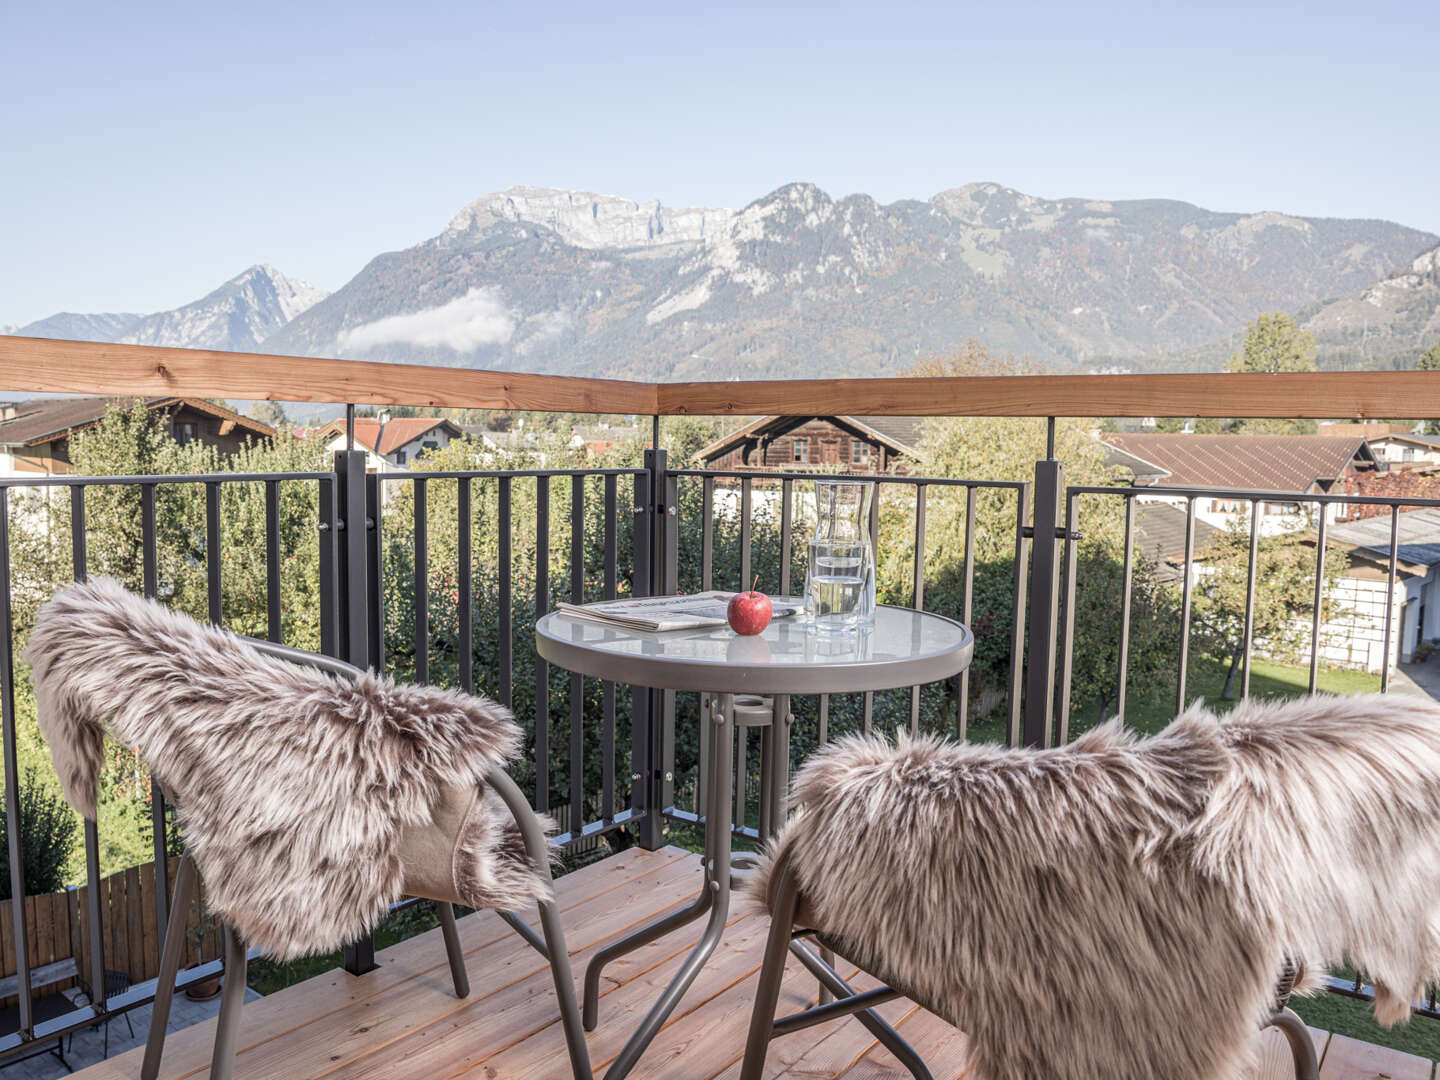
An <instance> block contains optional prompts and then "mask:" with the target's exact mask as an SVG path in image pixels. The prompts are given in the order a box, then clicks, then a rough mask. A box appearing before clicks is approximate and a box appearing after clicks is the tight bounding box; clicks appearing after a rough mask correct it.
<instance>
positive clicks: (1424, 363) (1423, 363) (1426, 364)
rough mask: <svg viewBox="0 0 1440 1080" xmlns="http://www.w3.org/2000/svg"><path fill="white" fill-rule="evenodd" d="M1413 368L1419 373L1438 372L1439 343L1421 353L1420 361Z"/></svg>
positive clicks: (1439, 365) (1439, 368) (1439, 367)
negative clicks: (1418, 370)
mask: <svg viewBox="0 0 1440 1080" xmlns="http://www.w3.org/2000/svg"><path fill="white" fill-rule="evenodd" d="M1415 366H1416V367H1418V368H1419V369H1420V370H1421V371H1440V341H1437V342H1435V344H1434V345H1431V346H1430V347H1429V348H1428V349H1426V350H1425V351H1424V352H1423V353H1421V354H1420V361H1419V363H1417V364H1416V365H1415Z"/></svg>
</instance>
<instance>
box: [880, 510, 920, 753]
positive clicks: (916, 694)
mask: <svg viewBox="0 0 1440 1080" xmlns="http://www.w3.org/2000/svg"><path fill="white" fill-rule="evenodd" d="M876 551H877V560H878V549H876ZM910 606H911V607H913V608H914V609H915V610H916V611H924V610H925V485H924V484H918V485H916V488H915V565H914V567H913V579H912V581H911V584H910ZM919 731H920V687H919V686H912V687H911V688H910V734H912V735H915V734H918V733H919Z"/></svg>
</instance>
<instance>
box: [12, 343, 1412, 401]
mask: <svg viewBox="0 0 1440 1080" xmlns="http://www.w3.org/2000/svg"><path fill="white" fill-rule="evenodd" d="M7 391H27V392H34V393H47V394H115V395H137V396H142V397H143V396H158V395H165V396H169V395H177V396H189V397H218V398H246V399H256V398H269V399H271V400H275V401H319V402H342V403H346V402H348V403H351V404H361V405H420V406H429V407H432V408H468V409H529V410H535V411H541V412H577V413H636V414H641V415H660V416H716V415H725V414H738V415H744V416H754V415H765V414H782V415H784V414H813V415H819V416H825V415H836V414H838V415H851V416H887V415H888V416H1220V417H1225V416H1246V417H1282V418H1286V419H1344V418H1353V419H1357V420H1372V419H1388V418H1409V417H1427V418H1428V417H1440V371H1358V372H1315V373H1294V374H1279V375H1233V374H1223V373H1203V374H1181V375H1020V376H976V377H954V378H903V377H900V378H880V379H797V380H789V381H783V382H782V381H774V382H691V383H658V384H657V383H645V382H628V381H624V380H618V379H583V378H574V377H571V376H563V375H534V374H522V373H519V372H503V371H475V370H471V369H468V368H445V367H427V366H422V365H418V364H372V363H367V362H364V361H358V360H331V359H321V358H315V357H299V356H270V355H266V354H260V353H230V352H214V351H210V350H204V349H164V348H158V347H153V346H146V345H111V344H105V343H97V342H88V341H58V340H52V339H49V338H26V337H7V336H3V335H0V394H3V393H4V392H7Z"/></svg>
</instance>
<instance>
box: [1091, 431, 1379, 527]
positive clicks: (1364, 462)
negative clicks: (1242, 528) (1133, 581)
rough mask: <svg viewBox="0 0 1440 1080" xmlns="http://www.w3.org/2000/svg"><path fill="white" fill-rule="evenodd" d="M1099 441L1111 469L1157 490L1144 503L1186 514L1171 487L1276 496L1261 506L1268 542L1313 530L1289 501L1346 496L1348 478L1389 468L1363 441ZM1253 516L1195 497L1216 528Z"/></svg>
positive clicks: (1236, 505)
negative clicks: (1161, 504) (1293, 496)
mask: <svg viewBox="0 0 1440 1080" xmlns="http://www.w3.org/2000/svg"><path fill="white" fill-rule="evenodd" d="M1100 438H1101V441H1102V442H1104V443H1105V446H1106V454H1105V461H1106V464H1108V465H1111V466H1114V467H1116V468H1119V469H1121V470H1124V471H1128V472H1130V473H1131V474H1132V475H1133V481H1134V483H1135V485H1136V486H1138V487H1146V488H1151V489H1153V490H1154V493H1155V494H1154V495H1153V496H1140V499H1141V501H1155V502H1168V503H1171V504H1172V505H1175V506H1180V507H1184V506H1185V503H1186V497H1185V496H1183V495H1168V494H1166V489H1169V488H1202V489H1203V488H1231V489H1235V490H1237V491H1253V492H1256V493H1266V492H1274V493H1275V498H1273V499H1264V500H1262V501H1261V516H1260V531H1261V533H1262V534H1263V535H1266V536H1274V535H1277V534H1279V533H1286V532H1297V531H1299V530H1301V529H1304V528H1307V527H1309V526H1310V525H1311V524H1313V516H1314V515H1313V513H1312V512H1307V506H1306V505H1305V504H1303V503H1301V502H1297V501H1295V500H1293V499H1286V498H1284V497H1283V496H1284V495H1287V494H1297V495H1313V494H1323V493H1327V492H1330V491H1334V490H1344V488H1343V484H1344V483H1345V481H1346V478H1347V477H1352V476H1355V475H1358V474H1363V473H1374V472H1375V471H1376V470H1377V469H1381V468H1384V467H1385V466H1384V465H1382V464H1381V463H1380V462H1378V461H1377V460H1376V458H1375V454H1374V452H1373V451H1372V450H1371V448H1370V445H1369V443H1368V442H1366V440H1365V439H1364V438H1362V437H1361V436H1359V435H1196V434H1173V435H1172V434H1130V433H1106V434H1103V435H1101V437H1100ZM1311 506H1312V507H1313V504H1311ZM1250 509H1251V507H1250V500H1248V499H1240V498H1236V497H1235V496H1234V495H1233V494H1229V493H1224V494H1221V493H1217V494H1215V495H1200V496H1196V498H1195V517H1196V519H1197V520H1198V521H1203V522H1205V523H1207V524H1209V525H1214V526H1215V527H1216V528H1222V529H1223V528H1225V527H1226V526H1227V525H1229V524H1231V523H1232V522H1233V521H1235V519H1236V516H1237V515H1243V516H1244V517H1245V519H1246V521H1247V522H1248V516H1249V514H1250ZM1326 515H1327V518H1328V520H1330V521H1336V520H1338V519H1339V518H1340V517H1341V513H1340V510H1339V508H1338V507H1335V506H1329V507H1327V508H1326Z"/></svg>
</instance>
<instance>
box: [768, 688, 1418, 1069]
mask: <svg viewBox="0 0 1440 1080" xmlns="http://www.w3.org/2000/svg"><path fill="white" fill-rule="evenodd" d="M795 800H796V802H797V803H799V804H801V805H802V810H801V812H800V813H799V815H798V816H797V817H796V818H795V819H794V820H793V821H792V822H791V823H790V824H789V825H788V826H787V827H786V828H785V829H784V831H783V832H782V833H781V834H780V836H779V837H778V838H777V839H776V841H775V843H774V844H773V845H772V846H771V849H770V852H769V856H768V858H767V860H766V861H765V862H764V863H763V864H762V868H761V871H760V873H759V875H758V878H757V880H756V881H755V882H754V883H753V884H752V890H753V893H754V895H756V896H757V897H759V898H770V899H773V890H774V888H775V887H776V885H777V884H778V883H777V882H775V881H773V880H771V878H772V876H773V874H772V870H773V866H774V859H775V858H776V856H778V855H779V854H780V853H782V852H783V853H786V854H787V855H788V856H789V857H790V860H791V862H790V866H791V867H792V872H794V873H796V874H797V875H798V879H797V880H798V882H799V885H800V888H801V892H802V898H803V900H804V903H805V908H806V912H807V914H808V916H809V917H810V918H811V919H812V920H813V923H814V925H815V926H816V927H817V928H818V929H820V930H822V931H823V932H824V933H825V934H826V935H827V936H829V937H830V938H832V939H834V940H835V941H837V943H838V945H839V947H840V951H841V952H842V954H843V955H846V956H848V957H849V958H850V959H852V960H853V961H855V962H856V963H858V964H860V965H861V966H862V967H864V968H866V969H867V970H870V971H872V972H874V973H875V974H876V975H878V976H879V977H881V978H884V979H886V980H888V981H890V982H891V983H892V984H893V985H895V986H897V987H899V988H902V989H904V990H906V992H907V993H909V994H910V995H911V996H912V997H914V999H915V1000H917V1001H919V1002H920V1003H922V1004H924V1005H925V1006H927V1007H928V1008H930V1009H931V1010H933V1011H934V1012H936V1013H937V1014H939V1015H940V1016H942V1017H943V1018H945V1019H946V1020H948V1021H950V1022H951V1023H952V1024H954V1025H955V1026H956V1027H958V1028H960V1029H961V1030H962V1031H965V1032H967V1033H968V1035H969V1036H970V1040H971V1055H972V1069H973V1071H972V1072H970V1073H967V1074H966V1075H967V1076H972V1075H973V1076H975V1077H977V1080H980V1078H983V1080H1036V1078H1039V1077H1044V1078H1046V1080H1096V1078H1099V1077H1104V1078H1106V1080H1156V1078H1167V1080H1221V1078H1225V1080H1229V1078H1231V1077H1234V1076H1236V1075H1238V1074H1239V1073H1240V1071H1241V1070H1242V1069H1243V1068H1244V1067H1245V1065H1246V1064H1247V1061H1248V1057H1249V1054H1250V1050H1251V1048H1252V1047H1253V1043H1254V1037H1255V1033H1256V1030H1257V1025H1258V1024H1259V1023H1260V1022H1261V1020H1262V1019H1263V1018H1264V1017H1265V1016H1266V1015H1267V1014H1268V1012H1269V1009H1270V1006H1271V1003H1272V994H1273V990H1274V987H1275V981H1276V978H1277V976H1278V974H1279V973H1280V971H1281V967H1282V964H1283V963H1284V961H1285V959H1286V958H1287V957H1297V958H1303V960H1304V961H1305V962H1306V963H1307V966H1308V969H1309V970H1310V971H1312V972H1320V971H1323V970H1324V969H1325V968H1326V967H1327V966H1328V965H1331V964H1334V963H1337V962H1340V961H1342V960H1349V961H1351V962H1353V963H1355V964H1356V965H1358V966H1359V967H1360V968H1361V969H1362V970H1364V971H1365V972H1366V973H1367V974H1368V976H1369V977H1370V978H1371V979H1372V980H1373V981H1374V983H1375V986H1376V992H1377V1000H1376V1005H1375V1012H1376V1016H1377V1018H1378V1019H1379V1020H1380V1021H1381V1022H1382V1023H1386V1024H1390V1023H1394V1022H1396V1021H1398V1020H1401V1019H1404V1018H1406V1017H1407V1016H1408V1015H1409V1011H1410V1002H1411V1001H1412V1000H1415V999H1417V998H1418V997H1420V995H1421V991H1422V988H1423V986H1424V985H1425V983H1426V982H1427V981H1429V980H1431V979H1434V978H1435V977H1437V976H1440V828H1437V822H1440V707H1437V706H1436V704H1435V703H1434V702H1432V701H1430V700H1429V699H1428V698H1418V697H1410V696H1407V695H1393V694H1392V695H1387V696H1383V697H1382V696H1381V695H1378V694H1374V695H1367V696H1361V697H1332V696H1316V697H1309V698H1304V699H1300V700H1296V701H1291V702H1286V703H1280V704H1268V703H1261V702H1254V701H1249V702H1244V703H1241V704H1240V705H1238V706H1236V708H1235V709H1234V710H1233V711H1231V712H1230V713H1228V714H1226V715H1225V716H1223V717H1217V716H1216V715H1214V714H1213V713H1211V712H1209V711H1207V710H1206V709H1205V708H1204V707H1203V706H1201V705H1196V706H1195V707H1193V708H1191V709H1189V710H1188V711H1187V712H1185V713H1184V714H1183V715H1182V716H1180V717H1179V718H1178V719H1176V720H1175V721H1174V722H1173V723H1172V724H1171V725H1170V726H1169V727H1167V728H1166V729H1165V730H1164V731H1163V732H1161V733H1159V734H1157V735H1155V736H1153V737H1150V738H1136V737H1134V736H1132V735H1130V734H1128V733H1127V732H1126V731H1125V730H1124V729H1123V728H1122V726H1121V725H1120V724H1119V722H1118V721H1112V722H1110V723H1108V724H1106V725H1104V726H1102V727H1099V728H1097V729H1095V730H1093V731H1091V732H1089V733H1087V734H1085V735H1083V736H1081V737H1080V738H1078V739H1076V740H1075V741H1074V742H1073V743H1071V744H1070V745H1068V746H1064V747H1060V748H1056V749H1049V750H1011V749H1005V748H1003V747H997V746H989V745H962V744H955V743H950V742H942V741H939V740H935V739H911V738H905V737H903V736H902V737H901V738H900V740H899V743H898V745H893V746H892V745H889V744H887V743H886V742H884V741H883V740H880V739H875V738H868V739H866V738H856V739H847V740H844V741H841V742H838V743H836V744H834V745H833V746H831V747H829V748H827V749H826V750H824V751H822V752H821V753H820V754H818V755H816V756H815V757H814V758H812V759H811V761H810V762H809V763H808V764H807V765H806V766H805V767H804V769H803V770H802V771H801V772H800V774H799V775H798V776H797V778H796V783H795Z"/></svg>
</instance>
